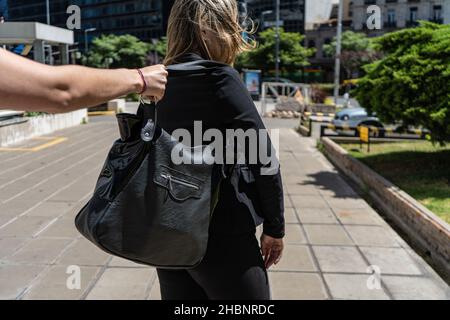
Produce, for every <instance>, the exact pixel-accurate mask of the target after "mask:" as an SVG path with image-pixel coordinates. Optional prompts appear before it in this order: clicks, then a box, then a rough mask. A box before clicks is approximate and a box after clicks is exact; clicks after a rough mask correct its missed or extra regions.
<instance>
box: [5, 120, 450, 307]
mask: <svg viewBox="0 0 450 320" xmlns="http://www.w3.org/2000/svg"><path fill="white" fill-rule="evenodd" d="M286 124H289V125H291V124H293V122H290V121H280V120H271V121H270V123H269V125H270V126H277V127H279V126H283V127H284V126H286ZM56 136H57V137H64V138H67V140H65V141H62V142H61V143H58V144H54V145H51V146H49V147H48V148H44V149H39V151H36V152H24V151H2V152H0V163H1V166H0V299H159V298H160V297H159V286H158V282H157V277H156V273H155V270H154V269H153V268H149V267H145V266H140V265H137V264H134V263H131V262H128V261H125V260H122V259H119V258H116V257H111V256H109V255H107V254H105V253H103V252H101V251H100V250H99V249H97V248H96V247H95V246H93V245H91V244H90V243H89V242H88V241H87V240H84V239H83V238H81V236H80V235H79V234H78V233H77V231H76V229H75V227H74V225H73V219H74V216H75V214H76V213H77V212H78V211H79V209H80V208H81V207H82V206H83V205H84V204H85V202H86V201H87V200H88V199H89V197H90V195H91V192H92V190H93V187H94V184H95V181H96V179H97V175H98V172H99V171H100V169H101V166H102V164H103V161H104V159H105V156H106V153H107V151H108V149H109V147H110V146H111V143H112V142H113V140H114V139H115V138H116V137H117V136H118V131H117V127H116V125H115V119H114V117H98V118H94V119H91V123H89V124H88V125H83V126H79V127H76V128H71V129H67V130H64V131H60V132H57V133H55V134H54V135H52V137H56ZM280 140H281V141H280V144H281V146H280V159H281V163H282V173H283V177H284V184H285V193H286V198H285V204H286V220H287V223H288V224H287V237H286V252H285V256H284V258H283V260H282V262H281V263H280V264H279V265H278V266H277V267H275V268H273V270H271V272H270V278H271V285H272V292H273V298H274V299H372V298H373V299H450V292H449V287H448V286H447V285H446V284H445V283H444V282H443V281H442V280H441V279H440V278H439V277H438V276H437V275H436V274H435V272H434V271H433V270H432V269H431V268H430V267H429V266H428V265H427V264H426V263H425V262H424V261H423V259H422V258H420V257H418V256H417V255H416V254H415V253H414V252H413V251H412V250H411V249H410V248H409V246H408V245H407V244H406V243H404V241H403V240H402V239H401V238H400V237H399V236H397V235H396V234H395V232H394V231H393V230H392V229H391V228H390V227H389V226H388V225H387V224H386V223H385V222H384V221H383V220H382V219H381V218H380V217H379V216H378V214H377V213H376V212H374V211H373V210H372V209H371V208H370V207H369V206H368V204H367V203H366V202H365V201H364V200H362V199H361V198H360V197H359V196H358V195H357V194H356V193H355V192H354V191H353V190H352V189H351V188H350V187H349V185H348V184H347V183H346V182H345V181H344V180H343V179H342V177H340V175H339V174H338V173H337V172H336V171H335V170H334V169H333V167H332V166H331V165H330V164H329V162H328V161H327V160H326V159H325V158H324V157H323V156H322V155H321V154H320V153H319V152H318V151H317V150H316V149H315V141H314V140H312V139H308V138H302V137H300V136H299V135H297V134H296V133H295V132H294V131H293V130H292V129H289V128H283V129H281V131H280ZM35 143H36V141H34V142H30V145H33V146H34V145H35ZM24 147H27V146H26V145H25V146H20V148H21V149H23V148H24ZM71 265H77V266H80V268H81V289H80V290H76V289H75V290H69V289H68V288H67V286H66V282H67V279H68V277H69V276H70V275H69V274H67V273H66V271H67V267H68V266H71ZM370 265H372V266H374V267H373V269H375V270H376V271H378V270H379V271H381V288H380V289H374V290H370V289H369V288H368V286H367V282H368V280H369V286H370V287H373V286H375V287H376V284H377V281H376V279H377V276H372V277H371V274H370V273H369V271H370V270H369V271H368V267H369V266H370ZM372 280H374V281H372Z"/></svg>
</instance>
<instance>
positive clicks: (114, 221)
mask: <svg viewBox="0 0 450 320" xmlns="http://www.w3.org/2000/svg"><path fill="white" fill-rule="evenodd" d="M141 108H142V109H143V110H145V111H144V117H143V118H141V117H139V116H137V115H133V114H118V115H117V119H118V123H119V129H120V134H121V139H119V140H118V141H116V142H115V143H114V145H113V146H112V148H111V150H110V152H109V154H108V157H107V159H106V162H105V164H104V167H103V170H102V171H101V174H100V177H99V178H98V182H97V185H96V188H95V192H94V195H93V196H92V198H91V199H90V201H89V202H88V203H87V204H86V205H85V207H84V208H83V209H82V210H81V211H80V212H79V213H78V215H77V217H76V219H75V224H76V227H77V229H78V230H79V232H80V233H81V234H82V235H83V236H84V237H86V238H87V239H88V240H90V241H91V242H92V243H94V244H95V245H97V246H98V247H99V248H101V249H102V250H104V251H106V252H108V253H110V254H113V255H116V256H119V257H122V258H125V259H128V260H132V261H134V262H137V263H141V264H146V265H150V266H155V267H159V268H167V269H190V268H194V267H195V266H197V265H198V264H199V263H200V262H201V261H202V259H203V257H204V255H205V253H206V247H207V242H208V229H209V223H210V218H211V215H212V212H213V210H214V206H215V204H216V203H217V197H218V191H219V185H220V179H221V178H220V174H215V173H216V171H217V170H215V169H214V165H212V164H209V163H213V161H211V159H206V158H205V157H207V156H206V154H208V153H204V152H202V151H204V149H205V148H207V147H208V146H199V147H194V148H188V147H185V146H184V147H182V148H181V149H180V152H181V153H182V157H183V159H185V160H186V161H183V162H184V163H188V164H174V163H173V161H171V152H172V150H173V148H174V147H176V146H178V147H179V146H180V145H179V143H178V141H176V140H175V139H174V138H173V137H172V136H171V135H170V134H168V133H167V132H166V131H164V130H162V129H161V128H159V127H158V126H157V124H156V122H157V121H156V107H155V105H141ZM152 109H154V112H155V116H154V117H153V118H154V119H152V112H151V111H150V110H152ZM198 157H201V159H199V158H198ZM194 159H195V160H194ZM190 163H195V164H190ZM219 171H220V170H219Z"/></svg>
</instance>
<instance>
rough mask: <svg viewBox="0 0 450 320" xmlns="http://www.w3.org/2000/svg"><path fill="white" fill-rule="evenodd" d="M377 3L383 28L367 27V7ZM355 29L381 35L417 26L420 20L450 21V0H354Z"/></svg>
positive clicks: (352, 4)
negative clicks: (371, 28) (373, 28)
mask: <svg viewBox="0 0 450 320" xmlns="http://www.w3.org/2000/svg"><path fill="white" fill-rule="evenodd" d="M370 5H377V6H379V7H380V9H381V15H382V19H381V30H369V29H368V28H367V23H366V22H367V17H368V14H367V8H368V6H370ZM351 10H352V12H353V29H354V30H355V31H364V32H366V33H368V34H370V35H374V36H377V35H381V34H384V33H386V32H391V31H395V30H397V29H403V28H408V27H413V26H416V25H417V23H418V20H427V21H432V22H436V23H450V0H352V2H351Z"/></svg>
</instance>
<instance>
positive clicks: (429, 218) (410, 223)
mask: <svg viewBox="0 0 450 320" xmlns="http://www.w3.org/2000/svg"><path fill="white" fill-rule="evenodd" d="M322 143H323V145H324V150H325V154H326V156H327V157H328V158H329V159H330V160H331V162H333V164H334V165H336V166H337V167H338V168H339V169H340V170H341V171H342V172H343V173H345V174H346V175H347V176H348V177H349V178H350V179H351V180H353V181H354V182H355V183H356V184H357V185H358V186H359V187H360V188H361V189H363V190H364V191H367V193H368V194H369V196H370V197H371V199H372V200H373V201H374V203H375V205H376V206H377V207H378V208H379V209H381V210H382V211H383V213H384V214H385V215H386V216H387V217H389V218H390V219H391V220H392V221H393V222H394V223H395V224H396V225H397V226H398V227H399V228H400V229H401V230H402V232H404V233H405V234H406V235H407V236H408V237H409V238H410V240H411V241H412V242H413V246H414V247H415V248H417V249H418V250H419V251H420V252H421V253H422V254H425V255H427V256H429V258H430V263H431V264H432V265H433V267H435V269H436V270H437V271H438V272H439V273H441V274H442V275H443V276H444V278H445V279H450V225H449V224H447V223H446V222H445V221H443V220H442V219H440V218H439V217H437V216H436V215H435V214H434V213H433V212H431V211H430V210H428V209H427V208H425V207H424V206H423V205H422V204H420V203H419V202H418V201H417V200H415V199H414V198H412V197H411V196H410V195H408V194H407V193H406V192H404V191H403V190H401V189H399V188H398V187H397V186H395V185H393V184H392V183H391V182H389V181H388V180H386V179H385V178H383V177H382V176H381V175H379V174H378V173H376V172H375V171H373V170H372V169H370V168H369V167H368V166H366V165H365V164H363V163H362V162H360V161H358V160H356V159H355V158H353V157H352V156H350V155H349V154H348V152H347V151H346V150H344V149H343V148H342V147H341V146H339V145H338V144H337V143H335V142H334V141H332V140H331V139H330V138H322Z"/></svg>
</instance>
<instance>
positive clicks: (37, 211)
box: [26, 201, 74, 218]
mask: <svg viewBox="0 0 450 320" xmlns="http://www.w3.org/2000/svg"><path fill="white" fill-rule="evenodd" d="M73 206H74V203H73V202H48V201H46V202H43V203H41V204H40V205H39V206H37V207H36V208H34V209H32V210H30V211H29V212H27V214H26V216H28V217H32V216H40V217H52V218H56V217H58V216H60V215H62V214H64V213H66V212H67V211H69V210H70V209H72V208H73Z"/></svg>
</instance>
